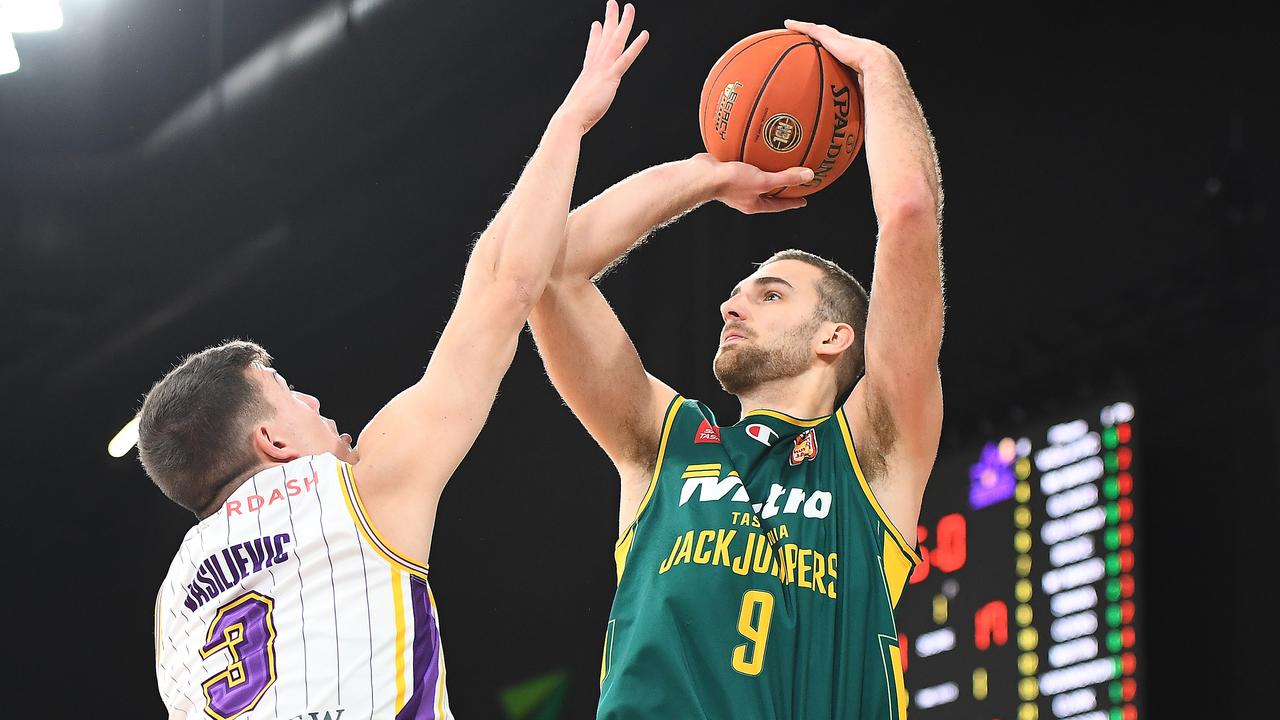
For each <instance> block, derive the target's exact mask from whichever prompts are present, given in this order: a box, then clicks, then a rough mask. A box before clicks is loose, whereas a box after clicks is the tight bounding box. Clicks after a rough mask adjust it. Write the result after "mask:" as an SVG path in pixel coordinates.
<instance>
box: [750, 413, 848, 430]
mask: <svg viewBox="0 0 1280 720" xmlns="http://www.w3.org/2000/svg"><path fill="white" fill-rule="evenodd" d="M752 415H768V416H769V417H771V418H777V419H779V420H782V421H784V422H789V423H791V424H792V425H799V426H800V427H807V428H808V427H816V426H818V425H821V424H822V423H824V422H826V421H828V420H830V419H831V416H830V415H824V416H822V417H820V418H815V419H812V420H801V419H800V418H797V417H792V416H790V415H788V414H786V413H783V412H778V411H777V410H752V411H751V412H749V413H747V414H746V415H743V416H742V419H743V420H745V419H747V418H749V417H751V416H752ZM739 422H741V420H739Z"/></svg>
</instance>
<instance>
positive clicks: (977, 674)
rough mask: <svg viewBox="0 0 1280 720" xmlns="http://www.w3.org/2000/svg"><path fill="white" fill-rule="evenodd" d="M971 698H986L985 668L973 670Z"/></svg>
mask: <svg viewBox="0 0 1280 720" xmlns="http://www.w3.org/2000/svg"><path fill="white" fill-rule="evenodd" d="M973 698H974V699H975V700H986V699H987V669H986V668H978V669H977V670H974V671H973Z"/></svg>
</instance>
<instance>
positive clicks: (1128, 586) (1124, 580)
mask: <svg viewBox="0 0 1280 720" xmlns="http://www.w3.org/2000/svg"><path fill="white" fill-rule="evenodd" d="M1120 596H1121V597H1127V598H1128V597H1133V578H1132V577H1130V576H1129V575H1121V576H1120Z"/></svg>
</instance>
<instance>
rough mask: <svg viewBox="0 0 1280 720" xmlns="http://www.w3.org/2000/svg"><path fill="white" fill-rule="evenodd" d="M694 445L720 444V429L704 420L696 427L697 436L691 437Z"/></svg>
mask: <svg viewBox="0 0 1280 720" xmlns="http://www.w3.org/2000/svg"><path fill="white" fill-rule="evenodd" d="M693 441H694V442H695V443H718V442H720V428H718V427H716V426H715V425H712V424H711V423H709V422H707V421H706V420H705V419H704V420H703V421H702V424H701V425H699V426H698V434H697V435H694V436H693Z"/></svg>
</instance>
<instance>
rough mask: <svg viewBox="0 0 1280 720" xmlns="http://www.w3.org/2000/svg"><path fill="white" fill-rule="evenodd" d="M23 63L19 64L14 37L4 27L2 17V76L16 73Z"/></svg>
mask: <svg viewBox="0 0 1280 720" xmlns="http://www.w3.org/2000/svg"><path fill="white" fill-rule="evenodd" d="M19 67H22V63H19V62H18V49H17V48H15V47H14V46H13V36H12V35H10V34H9V31H8V30H6V29H5V27H4V18H3V17H0V75H5V74H7V73H11V72H14V71H15V70H17V69H18V68H19Z"/></svg>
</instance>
